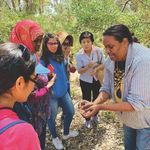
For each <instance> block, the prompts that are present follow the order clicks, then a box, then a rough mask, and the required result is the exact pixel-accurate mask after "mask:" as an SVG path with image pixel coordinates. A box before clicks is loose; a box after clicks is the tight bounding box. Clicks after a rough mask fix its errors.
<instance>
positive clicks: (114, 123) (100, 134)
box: [46, 73, 124, 150]
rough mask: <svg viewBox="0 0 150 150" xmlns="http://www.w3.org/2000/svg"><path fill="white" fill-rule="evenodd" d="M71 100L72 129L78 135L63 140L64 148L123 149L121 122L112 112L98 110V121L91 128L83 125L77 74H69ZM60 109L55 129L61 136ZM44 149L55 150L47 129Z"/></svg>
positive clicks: (75, 149)
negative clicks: (73, 109)
mask: <svg viewBox="0 0 150 150" xmlns="http://www.w3.org/2000/svg"><path fill="white" fill-rule="evenodd" d="M71 91H72V100H73V103H74V107H75V115H74V119H73V121H72V124H71V129H72V130H78V131H79V136H78V137H76V138H71V139H68V140H66V141H64V140H63V144H64V147H65V150H124V148H123V140H122V137H123V133H122V124H121V123H120V122H119V121H118V119H117V118H116V116H115V114H114V113H112V112H104V111H103V112H100V113H99V116H100V122H99V123H98V124H93V128H92V129H88V128H86V127H85V126H84V119H83V118H82V116H81V115H80V114H79V112H78V108H77V105H78V103H79V102H80V101H81V91H80V86H79V82H78V74H77V73H74V74H71ZM60 116H61V111H60V112H59V114H58V116H57V119H56V120H57V121H56V123H57V129H58V134H59V136H60V138H61V135H62V124H61V119H60ZM46 150H55V148H54V146H53V144H52V140H51V136H50V134H49V131H48V129H47V137H46Z"/></svg>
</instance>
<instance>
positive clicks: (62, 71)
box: [0, 20, 150, 150]
mask: <svg viewBox="0 0 150 150" xmlns="http://www.w3.org/2000/svg"><path fill="white" fill-rule="evenodd" d="M79 42H80V44H81V47H82V48H81V49H80V50H79V51H78V53H77V54H76V67H75V66H74V65H73V63H72V60H71V56H70V55H71V49H70V48H71V46H72V45H73V37H72V36H71V35H69V34H68V33H66V32H58V33H56V34H52V33H44V32H43V30H42V29H41V27H40V26H39V24H38V23H36V22H34V21H31V20H23V21H20V22H18V23H17V24H16V25H15V27H14V28H13V29H12V32H11V34H10V42H7V43H3V44H1V45H0V70H1V71H0V113H1V115H0V148H1V149H2V150H3V149H22V150H27V149H30V150H40V149H42V150H44V149H45V138H46V125H47V123H48V127H49V130H50V133H51V135H52V143H53V145H54V146H55V148H56V149H58V150H60V149H64V146H63V143H62V140H61V138H62V139H63V140H67V139H68V138H71V137H76V136H78V134H79V133H78V132H77V131H72V130H70V125H71V122H72V120H73V115H74V106H73V103H72V100H71V91H70V82H69V75H70V72H75V71H76V69H77V71H78V73H79V74H80V79H79V82H80V87H81V92H82V99H83V100H82V101H81V102H80V104H79V110H80V113H81V115H82V116H83V117H84V118H85V125H86V127H88V128H91V127H92V122H93V121H96V122H97V121H98V119H99V118H98V112H99V111H101V110H109V111H115V112H116V113H117V114H118V116H119V118H120V119H121V120H122V122H123V124H124V126H123V129H124V145H125V149H126V150H136V149H139V150H148V149H150V117H149V112H150V96H149V93H150V89H149V87H148V86H149V82H150V80H149V78H150V73H149V69H148V68H149V67H150V50H149V49H148V48H146V47H144V46H142V45H141V44H139V43H135V42H133V37H132V34H131V33H130V31H129V29H128V27H127V26H125V25H122V24H119V25H114V26H111V27H109V28H108V29H106V31H104V33H103V44H104V47H105V51H106V53H107V55H108V58H107V59H105V57H104V54H103V50H102V49H101V48H99V47H96V46H95V45H94V37H93V34H92V33H91V32H88V31H85V32H82V33H81V34H80V37H79ZM39 51H40V55H38V52H39ZM97 67H100V69H101V70H103V69H104V80H103V83H101V82H100V81H99V79H98V75H97V74H98V72H97V71H95V68H97ZM110 99H113V100H114V103H106V104H104V102H106V101H107V100H110ZM58 107H61V108H62V111H63V113H62V121H63V128H64V130H63V135H62V137H61V138H60V136H59V135H58V134H57V131H56V130H57V129H56V116H57V113H58ZM33 128H34V129H33ZM35 131H36V132H35ZM8 135H9V136H8ZM39 141H40V142H39Z"/></svg>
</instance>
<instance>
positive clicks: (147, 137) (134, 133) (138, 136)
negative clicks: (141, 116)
mask: <svg viewBox="0 0 150 150" xmlns="http://www.w3.org/2000/svg"><path fill="white" fill-rule="evenodd" d="M123 129H124V144H125V150H150V128H144V129H133V128H130V127H127V126H126V125H124V127H123Z"/></svg>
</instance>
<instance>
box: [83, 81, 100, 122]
mask: <svg viewBox="0 0 150 150" xmlns="http://www.w3.org/2000/svg"><path fill="white" fill-rule="evenodd" d="M80 87H81V91H82V99H83V100H88V101H94V100H95V99H96V98H97V96H98V95H99V89H100V87H101V84H100V82H99V81H96V80H95V79H94V78H93V83H88V82H85V81H82V80H80ZM96 115H97V114H96ZM86 120H90V118H89V119H86Z"/></svg>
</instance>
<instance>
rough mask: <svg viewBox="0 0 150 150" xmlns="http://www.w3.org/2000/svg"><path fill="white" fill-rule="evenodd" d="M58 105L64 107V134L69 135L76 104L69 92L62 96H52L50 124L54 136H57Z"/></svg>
mask: <svg viewBox="0 0 150 150" xmlns="http://www.w3.org/2000/svg"><path fill="white" fill-rule="evenodd" d="M58 106H60V107H62V110H63V112H65V115H64V135H68V134H69V128H70V124H71V121H72V118H73V115H74V106H73V103H72V100H71V98H70V95H69V94H68V92H67V93H66V94H65V95H64V96H63V97H61V98H56V97H54V96H52V97H51V101H50V109H51V114H50V118H49V119H48V126H49V129H50V132H51V134H52V137H53V138H56V137H57V132H56V123H55V120H56V116H57V110H58Z"/></svg>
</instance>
